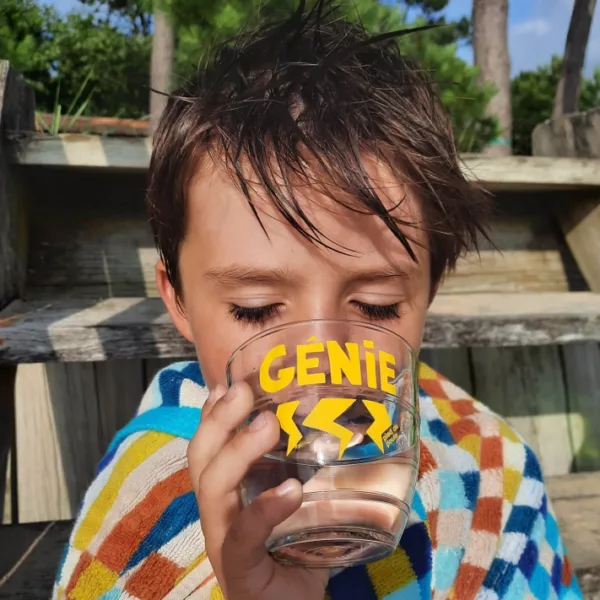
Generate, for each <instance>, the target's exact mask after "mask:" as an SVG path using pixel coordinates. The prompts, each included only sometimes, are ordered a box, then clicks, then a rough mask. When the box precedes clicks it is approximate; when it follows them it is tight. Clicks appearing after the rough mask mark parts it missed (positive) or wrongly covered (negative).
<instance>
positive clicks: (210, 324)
mask: <svg viewBox="0 0 600 600" xmlns="http://www.w3.org/2000/svg"><path fill="white" fill-rule="evenodd" d="M186 310H187V306H186ZM221 312H222V313H223V314H221V313H220V312H219V310H218V309H216V308H215V307H214V306H210V308H209V307H208V306H206V307H203V306H202V303H201V302H197V303H195V304H194V306H193V307H192V308H191V310H188V312H187V314H188V318H189V321H190V326H191V329H192V335H193V336H194V346H195V347H196V355H197V357H198V362H199V363H200V369H201V371H202V375H203V376H204V381H205V382H206V385H207V386H208V387H209V389H212V388H214V387H215V385H217V384H218V383H219V384H221V385H223V386H224V385H225V383H226V379H225V367H226V366H227V361H228V360H229V357H230V356H231V355H232V354H233V352H234V351H235V350H236V348H238V347H239V346H240V345H241V344H242V343H243V342H245V341H246V339H247V338H248V337H249V334H246V335H244V329H243V328H242V327H240V326H239V325H238V324H237V323H235V322H234V321H233V320H232V318H231V316H230V315H228V314H227V312H226V311H221Z"/></svg>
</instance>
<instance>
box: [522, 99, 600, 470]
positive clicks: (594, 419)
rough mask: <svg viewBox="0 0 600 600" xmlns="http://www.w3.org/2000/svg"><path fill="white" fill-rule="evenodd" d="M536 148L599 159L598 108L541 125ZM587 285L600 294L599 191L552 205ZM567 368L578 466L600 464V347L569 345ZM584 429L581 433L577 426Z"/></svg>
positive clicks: (540, 152) (552, 154) (541, 151)
mask: <svg viewBox="0 0 600 600" xmlns="http://www.w3.org/2000/svg"><path fill="white" fill-rule="evenodd" d="M532 146H533V152H534V154H535V155H537V156H543V157H545V158H546V157H552V158H551V160H552V159H553V158H554V157H580V158H582V159H586V160H587V159H596V160H598V159H600V110H599V109H598V108H596V109H592V110H590V111H586V112H583V113H575V114H569V115H564V116H562V117H560V118H556V119H552V120H549V121H546V122H544V123H541V124H540V125H538V126H537V127H536V128H535V130H534V132H533V136H532ZM554 210H555V213H556V219H557V221H558V223H559V224H560V227H561V229H562V231H563V233H564V237H565V243H566V245H567V246H568V247H569V248H570V251H571V253H572V255H573V256H574V258H575V260H576V261H577V264H578V266H579V269H580V271H581V273H582V276H583V278H584V280H585V283H586V286H587V289H589V290H591V291H593V292H600V194H599V193H598V191H597V190H594V191H593V192H592V191H590V193H589V194H588V196H587V197H586V198H585V200H584V201H581V202H572V203H569V204H565V205H563V206H558V205H557V206H556V207H555V208H554ZM563 355H564V367H565V382H566V386H567V395H568V399H569V405H570V410H571V414H570V423H571V430H572V435H573V436H576V435H577V434H580V435H582V436H583V439H584V442H583V447H582V448H581V449H580V451H579V452H578V453H577V454H576V457H575V462H576V466H577V467H578V468H580V469H594V468H595V469H598V468H600V418H599V416H598V415H599V412H600V411H599V409H600V395H599V394H600V392H599V391H598V384H599V383H600V379H598V365H599V361H600V346H598V344H581V345H578V346H576V347H573V348H571V347H569V348H565V349H564V351H563ZM580 429H581V430H582V431H579V430H580Z"/></svg>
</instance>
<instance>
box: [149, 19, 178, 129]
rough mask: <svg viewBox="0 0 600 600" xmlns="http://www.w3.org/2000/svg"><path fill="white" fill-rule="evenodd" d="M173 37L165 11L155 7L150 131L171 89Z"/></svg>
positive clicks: (151, 65)
mask: <svg viewBox="0 0 600 600" xmlns="http://www.w3.org/2000/svg"><path fill="white" fill-rule="evenodd" d="M174 37H175V35H174V32H173V27H172V25H171V23H170V22H169V20H168V18H167V15H166V13H165V12H164V11H163V10H161V9H160V8H158V7H156V8H155V10H154V35H153V36H152V59H151V63H150V128H151V131H152V133H154V132H155V131H156V127H157V126H158V123H159V121H160V116H161V115H162V112H163V110H164V108H165V106H166V105H167V96H166V95H165V94H166V93H168V92H170V91H171V87H170V86H171V73H172V70H173V46H174Z"/></svg>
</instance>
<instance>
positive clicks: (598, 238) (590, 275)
mask: <svg viewBox="0 0 600 600" xmlns="http://www.w3.org/2000/svg"><path fill="white" fill-rule="evenodd" d="M599 135H600V132H599ZM560 223H561V227H562V229H563V232H564V234H565V239H566V241H567V244H568V245H569V248H570V249H571V252H572V253H573V256H574V257H575V259H576V260H577V264H578V265H579V268H580V269H581V272H582V273H583V276H584V277H585V280H586V281H587V284H588V286H589V288H590V290H592V291H594V292H600V201H599V200H591V201H588V202H582V203H577V204H575V205H573V206H572V207H570V208H569V210H567V211H564V212H563V213H562V214H561V215H560Z"/></svg>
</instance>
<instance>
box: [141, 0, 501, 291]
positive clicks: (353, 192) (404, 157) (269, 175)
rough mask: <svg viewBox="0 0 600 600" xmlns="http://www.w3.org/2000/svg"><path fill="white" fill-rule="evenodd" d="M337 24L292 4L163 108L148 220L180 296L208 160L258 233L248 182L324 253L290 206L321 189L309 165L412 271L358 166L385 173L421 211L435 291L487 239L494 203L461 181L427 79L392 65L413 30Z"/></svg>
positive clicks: (321, 3) (321, 240)
mask: <svg viewBox="0 0 600 600" xmlns="http://www.w3.org/2000/svg"><path fill="white" fill-rule="evenodd" d="M336 11H337V8H336V7H334V6H331V5H330V4H329V2H327V0H317V2H316V4H315V5H314V6H313V8H312V9H310V10H309V9H307V8H306V7H305V2H304V1H302V2H301V3H300V7H299V8H298V10H297V11H296V12H295V13H294V14H293V15H292V16H291V17H290V18H289V19H287V20H286V21H284V22H280V23H276V24H269V25H265V26H263V27H261V28H260V29H259V30H258V31H256V32H254V33H252V34H250V35H245V36H243V37H240V38H239V39H238V40H236V41H235V42H233V43H231V44H226V45H223V46H222V47H220V48H218V49H217V50H216V51H215V52H213V53H212V54H211V56H210V57H209V59H208V60H207V61H206V62H205V64H204V66H202V67H201V68H199V70H198V73H197V76H196V80H195V82H194V83H192V84H190V85H188V86H187V87H186V89H183V90H180V91H178V92H177V93H174V94H172V95H171V96H170V97H169V100H168V104H167V107H166V109H165V112H164V114H163V116H162V119H161V122H160V124H159V127H158V130H157V132H156V134H155V136H154V150H153V153H152V159H151V162H150V171H149V177H150V181H149V191H148V208H149V216H150V223H151V225H152V228H153V231H154V237H155V241H156V245H157V247H158V250H159V253H160V255H161V258H162V259H163V261H164V264H165V267H166V271H167V275H168V277H169V280H170V282H171V284H172V285H173V286H174V288H175V290H176V291H177V292H178V293H180V291H181V285H180V284H181V282H180V279H179V269H178V255H179V247H180V245H181V243H182V241H183V239H184V237H185V234H186V194H187V188H188V185H189V181H190V178H191V177H192V176H193V175H194V172H195V170H197V169H198V168H199V165H200V161H201V159H202V157H205V156H206V155H210V156H212V157H219V158H220V159H221V160H222V161H223V165H224V167H225V168H226V169H227V171H228V172H229V173H230V174H231V175H232V177H233V178H234V180H235V181H236V182H237V184H238V185H239V188H240V189H241V191H242V192H243V193H244V195H245V196H246V198H247V200H248V202H249V204H250V206H251V207H252V209H253V211H254V214H255V216H256V218H257V219H258V220H259V221H260V216H259V213H258V211H257V210H256V208H255V206H254V201H253V184H252V183H251V180H252V181H258V183H259V185H260V187H261V188H262V189H263V191H264V192H265V193H266V194H267V196H268V197H269V199H270V200H271V201H272V203H273V205H274V206H275V207H276V208H277V209H278V210H279V212H280V213H281V215H282V216H283V217H284V218H285V219H286V221H287V222H288V223H289V224H290V225H291V226H293V227H294V228H295V229H296V230H298V231H299V232H300V233H301V234H302V235H303V236H304V237H305V238H307V239H309V240H311V241H312V242H314V243H316V244H320V245H322V246H325V247H328V248H332V245H331V243H330V242H331V241H330V240H328V239H327V238H326V237H325V236H324V235H323V234H322V233H321V232H320V231H319V230H318V228H317V227H316V226H315V225H314V224H313V223H312V222H311V221H310V220H309V219H308V217H307V216H306V214H305V213H304V212H303V210H302V206H301V204H300V202H299V201H298V199H297V197H296V194H295V192H294V188H295V187H296V188H297V185H298V183H302V184H306V183H308V184H310V185H319V182H317V181H316V178H315V177H314V169H312V171H313V174H312V175H311V173H310V172H309V169H308V168H307V166H306V165H307V164H308V163H309V162H310V163H311V164H313V165H317V171H318V173H319V175H320V176H321V179H322V182H323V181H328V182H330V183H333V184H334V185H335V186H336V187H337V188H338V189H340V190H342V191H344V192H346V194H345V195H346V197H348V195H349V197H351V198H353V202H352V203H351V205H350V207H351V208H352V209H353V210H356V211H359V212H363V213H365V214H371V215H376V216H377V217H378V218H380V219H381V220H382V221H383V222H384V223H385V225H386V226H387V227H388V228H389V229H390V230H391V231H392V232H393V234H394V235H395V237H396V238H397V239H398V240H399V242H400V243H401V244H403V246H404V247H405V249H406V250H407V252H408V253H409V254H410V256H411V257H412V258H413V260H416V258H415V255H414V252H413V250H412V248H411V245H410V241H409V240H408V239H407V237H406V236H405V235H404V234H403V232H402V231H401V229H400V228H399V223H400V221H399V220H398V219H397V218H396V217H393V216H392V214H391V211H390V209H389V207H387V208H386V206H385V205H384V202H383V201H382V200H381V198H380V197H379V196H378V194H377V192H376V189H375V186H374V185H373V183H372V182H371V181H370V179H369V177H368V176H367V174H366V171H365V169H364V166H363V163H362V160H361V159H364V157H365V156H367V155H370V156H373V157H375V158H376V159H378V160H381V161H384V163H385V164H387V165H388V166H389V167H391V168H392V169H393V172H394V174H395V175H396V177H397V178H398V180H399V182H401V183H403V184H407V186H408V187H409V188H410V189H411V191H412V192H413V193H414V194H416V196H417V197H418V198H419V200H420V202H421V207H422V212H423V218H424V222H425V223H424V226H425V228H426V230H427V233H428V242H429V248H430V253H431V279H432V283H433V284H436V283H437V282H439V281H440V279H441V278H442V276H443V275H444V273H445V272H447V271H448V270H450V269H452V268H453V267H454V266H455V264H456V261H457V259H458V257H459V256H460V255H461V253H462V252H463V251H465V250H467V249H476V248H477V238H478V233H483V234H484V236H485V235H486V232H485V222H486V219H487V216H488V214H489V211H490V204H491V203H490V200H489V198H488V196H487V195H485V194H484V193H483V192H482V191H481V190H479V189H478V188H477V187H475V186H474V185H472V184H470V183H469V182H468V181H467V179H466V178H465V176H464V175H463V173H462V172H461V169H460V165H459V159H458V156H457V153H456V148H455V145H454V139H453V135H452V128H451V125H450V122H449V119H448V116H447V114H446V112H445V110H444V109H443V107H442V105H441V103H440V100H439V98H438V96H437V93H436V90H435V85H434V83H433V81H432V80H431V78H430V76H429V75H428V74H427V73H426V72H425V71H424V70H422V69H421V68H419V66H418V65H417V64H416V63H415V62H413V61H412V60H411V59H409V58H408V57H406V56H404V55H403V54H402V53H401V52H400V49H399V44H398V39H397V38H398V37H400V36H402V35H405V34H407V33H411V32H415V29H412V30H402V31H396V32H390V33H386V34H380V35H377V36H370V35H369V34H368V33H367V32H366V31H365V29H364V28H363V27H362V26H360V25H357V24H354V23H351V22H349V21H347V20H345V19H342V18H340V16H339V15H337V14H336ZM307 159H308V160H307ZM342 196H344V194H343V195H342ZM334 200H336V201H338V202H340V203H341V204H344V206H348V201H347V200H342V199H340V198H339V196H338V197H337V199H336V198H334ZM486 237H487V236H486ZM334 249H335V250H337V251H340V252H345V251H346V250H347V249H346V248H343V247H340V246H338V247H337V248H334Z"/></svg>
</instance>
